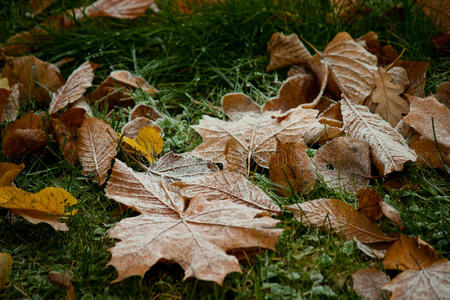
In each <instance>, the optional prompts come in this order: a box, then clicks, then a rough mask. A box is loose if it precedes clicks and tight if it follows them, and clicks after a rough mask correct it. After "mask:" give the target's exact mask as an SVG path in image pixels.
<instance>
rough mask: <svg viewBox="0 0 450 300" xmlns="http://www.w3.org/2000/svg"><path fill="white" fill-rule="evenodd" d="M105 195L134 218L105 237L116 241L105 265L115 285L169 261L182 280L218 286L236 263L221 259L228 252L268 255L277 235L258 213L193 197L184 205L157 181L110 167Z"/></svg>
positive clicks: (231, 258) (230, 258) (235, 269)
mask: <svg viewBox="0 0 450 300" xmlns="http://www.w3.org/2000/svg"><path fill="white" fill-rule="evenodd" d="M106 194H107V196H108V197H109V198H112V199H114V200H116V201H118V202H120V203H122V204H125V205H127V206H130V207H133V208H134V209H136V210H137V211H139V212H140V213H141V215H140V216H137V217H133V218H127V219H123V220H122V221H120V223H118V224H116V225H115V227H114V228H113V229H112V230H111V231H110V233H109V235H110V236H111V237H112V238H116V239H120V242H117V243H116V245H115V246H114V247H113V248H111V249H110V251H111V254H112V258H111V261H110V262H109V264H110V265H112V266H114V267H115V268H116V269H117V271H118V274H119V275H118V277H117V279H116V280H115V281H116V282H117V281H120V280H123V279H124V278H126V277H129V276H132V275H140V276H143V275H144V273H145V272H146V271H147V270H148V269H149V268H150V267H151V266H153V265H154V264H155V263H157V262H158V261H163V260H169V261H175V262H177V263H178V264H180V265H181V267H182V268H183V269H184V270H185V278H188V277H196V278H198V279H201V280H210V281H215V282H217V283H218V284H222V282H223V279H224V277H225V276H226V275H227V274H228V273H230V272H240V267H239V262H238V260H237V258H236V257H235V256H233V255H229V254H227V252H229V251H230V250H233V249H246V248H254V247H262V248H270V249H273V248H274V246H275V243H276V241H277V239H278V237H279V235H280V234H281V232H282V230H281V229H275V228H273V226H274V225H275V224H276V223H278V221H277V220H275V219H272V218H270V217H268V216H262V217H257V216H259V215H260V214H261V213H262V211H261V210H258V209H254V208H251V207H249V206H246V205H242V204H238V203H235V202H232V201H227V200H225V201H214V202H210V201H206V200H205V199H204V198H202V196H201V195H197V196H195V197H194V198H193V199H191V201H190V202H189V204H188V205H187V204H186V203H185V200H184V199H183V197H182V196H181V195H180V194H178V193H177V191H176V190H174V189H173V188H171V186H169V185H168V184H167V183H166V182H165V181H164V180H163V178H159V177H154V176H148V175H144V174H142V173H137V172H134V171H133V170H132V169H130V168H128V167H127V166H126V165H125V164H124V163H122V162H121V161H118V160H117V161H116V163H115V164H114V168H113V173H112V176H111V179H110V181H109V182H108V185H107V188H106Z"/></svg>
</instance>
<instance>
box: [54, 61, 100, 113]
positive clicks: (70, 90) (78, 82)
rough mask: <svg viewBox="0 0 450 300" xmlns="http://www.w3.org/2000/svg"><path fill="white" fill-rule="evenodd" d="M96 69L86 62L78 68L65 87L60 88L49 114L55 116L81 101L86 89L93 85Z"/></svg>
mask: <svg viewBox="0 0 450 300" xmlns="http://www.w3.org/2000/svg"><path fill="white" fill-rule="evenodd" d="M93 79H94V69H93V68H92V64H91V63H90V62H88V61H87V62H85V63H83V64H82V65H81V66H79V67H78V69H76V70H75V71H73V73H72V74H71V75H70V77H69V78H68V79H67V82H66V84H65V85H63V86H62V87H60V88H59V89H58V91H57V92H56V93H55V95H54V96H53V99H52V101H51V102H50V108H49V113H50V114H51V115H52V114H55V113H57V112H58V111H60V110H61V109H63V108H65V107H66V106H68V105H69V104H71V103H74V102H75V101H77V100H79V99H80V98H81V96H83V94H84V92H86V89H87V88H88V87H90V86H91V85H92V80H93Z"/></svg>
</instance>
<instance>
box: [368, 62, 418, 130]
mask: <svg viewBox="0 0 450 300" xmlns="http://www.w3.org/2000/svg"><path fill="white" fill-rule="evenodd" d="M396 75H397V76H401V77H403V78H405V79H406V82H408V79H407V77H408V76H407V74H406V71H405V69H403V68H401V67H394V68H391V69H389V70H388V71H386V70H385V69H384V68H382V67H379V68H378V71H377V72H375V90H374V91H373V93H372V95H371V97H370V102H371V103H374V104H376V109H375V113H377V114H379V115H380V116H381V117H382V118H383V119H384V120H385V121H387V122H389V124H391V126H392V127H395V125H397V123H398V122H399V121H400V120H401V119H402V117H403V114H407V113H408V112H409V102H408V101H407V100H405V99H403V98H402V97H400V94H402V93H403V91H404V90H405V83H404V82H401V83H400V84H399V83H396V82H394V78H393V77H394V76H396ZM369 106H370V105H369Z"/></svg>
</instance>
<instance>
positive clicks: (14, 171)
mask: <svg viewBox="0 0 450 300" xmlns="http://www.w3.org/2000/svg"><path fill="white" fill-rule="evenodd" d="M23 168H25V165H24V164H20V165H16V164H12V163H8V162H1V163H0V187H2V186H10V185H12V183H13V181H14V179H16V177H17V175H19V173H20V172H21V171H22V170H23Z"/></svg>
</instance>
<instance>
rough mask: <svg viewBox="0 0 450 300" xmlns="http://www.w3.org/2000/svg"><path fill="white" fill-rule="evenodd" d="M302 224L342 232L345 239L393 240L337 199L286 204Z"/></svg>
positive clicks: (366, 240) (362, 240)
mask: <svg viewBox="0 0 450 300" xmlns="http://www.w3.org/2000/svg"><path fill="white" fill-rule="evenodd" d="M287 208H288V209H289V210H291V211H292V212H293V213H294V216H295V218H296V219H297V220H298V221H299V222H302V223H304V224H309V225H313V226H314V227H319V228H320V227H323V228H325V229H327V230H334V231H336V232H338V233H342V234H343V236H344V238H345V239H346V240H352V239H353V238H357V239H358V240H360V241H361V242H363V243H376V242H384V241H388V242H389V241H394V240H395V238H392V237H390V236H387V235H386V234H384V233H383V232H381V231H380V229H378V228H377V227H376V226H375V224H374V223H372V222H371V221H370V220H369V219H367V218H366V216H364V215H363V214H362V213H360V212H358V211H357V210H356V209H354V208H353V207H352V206H351V205H349V204H347V203H345V202H343V201H341V200H337V199H317V200H311V201H306V202H303V203H297V204H292V205H290V206H287Z"/></svg>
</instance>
